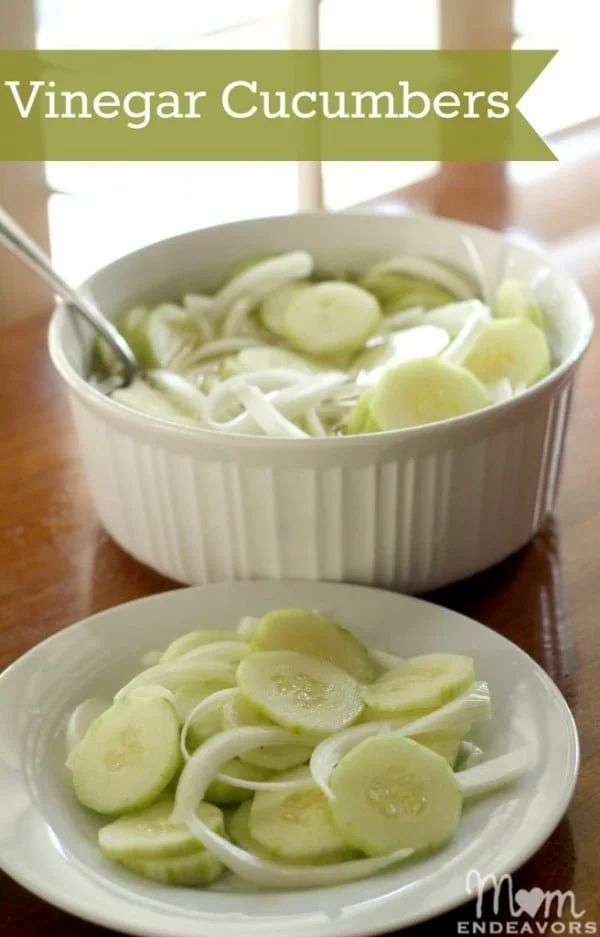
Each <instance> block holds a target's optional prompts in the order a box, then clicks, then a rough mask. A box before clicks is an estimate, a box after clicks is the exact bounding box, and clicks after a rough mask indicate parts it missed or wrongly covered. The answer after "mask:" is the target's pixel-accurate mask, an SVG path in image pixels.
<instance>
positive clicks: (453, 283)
mask: <svg viewBox="0 0 600 937" xmlns="http://www.w3.org/2000/svg"><path fill="white" fill-rule="evenodd" d="M369 273H370V274H371V273H372V274H377V273H405V274H406V275H407V276H409V277H417V278H419V279H422V280H431V281H432V282H433V283H437V285H438V286H442V287H443V288H444V289H445V290H448V291H449V292H450V293H454V294H455V296H458V298H459V299H470V298H471V296H474V295H475V290H474V288H473V286H472V285H471V284H470V283H468V282H467V280H466V279H465V277H462V276H460V274H458V273H456V272H455V271H454V270H449V269H448V267H446V266H444V264H442V263H440V262H439V261H438V260H431V259H430V258H428V257H416V256H413V255H408V254H407V255H404V256H401V257H390V258H389V260H384V261H382V262H381V263H378V264H376V265H375V266H374V267H373V268H372V269H371V270H370V271H369Z"/></svg>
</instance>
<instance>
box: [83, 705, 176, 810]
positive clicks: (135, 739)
mask: <svg viewBox="0 0 600 937" xmlns="http://www.w3.org/2000/svg"><path fill="white" fill-rule="evenodd" d="M180 762H181V757H180V752H179V722H178V719H177V716H176V714H175V710H174V709H173V707H172V705H171V704H170V703H169V702H167V700H164V699H160V698H157V697H147V698H145V699H131V698H130V699H121V700H119V701H118V702H116V703H114V704H113V705H112V706H111V707H110V709H108V710H107V711H106V712H105V713H103V715H101V716H99V717H98V719H96V720H95V721H94V722H93V723H92V724H91V726H90V727H89V729H88V730H87V732H86V733H85V735H84V737H83V738H82V740H81V742H80V743H79V745H78V746H77V748H76V750H75V752H74V753H73V775H72V777H73V788H74V790H75V794H76V796H77V798H78V800H79V801H81V803H82V804H84V806H86V807H90V809H92V810H96V811H97V812H98V813H106V814H114V813H128V812H129V811H131V810H138V809H140V808H142V807H146V806H147V805H148V804H151V803H152V801H154V800H156V798H157V797H158V796H159V794H161V793H162V791H163V790H164V789H165V787H166V786H167V784H168V783H169V781H170V780H171V778H172V777H173V776H174V774H175V772H176V771H177V769H178V768H179V765H180Z"/></svg>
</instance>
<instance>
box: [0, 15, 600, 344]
mask: <svg viewBox="0 0 600 937" xmlns="http://www.w3.org/2000/svg"><path fill="white" fill-rule="evenodd" d="M599 36H600V4H599V3H598V0H569V2H568V3H566V2H564V0H369V2H368V3H364V2H363V0H320V2H319V0H219V2H218V3H217V2H213V0H169V2H168V3H165V2H163V0H102V2H101V3H97V2H94V0H18V2H15V0H0V47H6V48H11V47H12V48H32V47H34V46H38V47H40V48H55V49H67V48H85V49H94V48H97V49H102V48H115V49H117V48H125V49H127V48H132V49H133V48H192V49H196V48H197V49H201V48H239V49H261V48H264V49H285V48H292V47H297V48H316V47H319V46H320V47H321V48H325V49H335V48H361V49H366V48H369V49H378V48H380V49H386V48H388V49H394V48H436V47H442V48H508V47H510V46H513V47H514V48H552V49H558V50H559V53H558V55H557V56H556V57H555V59H554V61H553V62H552V63H551V64H550V66H549V67H548V69H547V70H546V72H545V73H544V74H543V76H542V78H541V79H540V80H539V81H538V83H537V84H536V85H535V86H534V88H533V89H532V90H531V91H530V92H529V93H528V94H527V96H526V98H525V99H524V102H523V111H524V113H525V114H526V116H527V117H528V119H529V120H530V121H531V122H532V123H533V124H534V126H535V128H536V129H537V130H538V131H539V132H540V133H541V134H543V135H544V136H545V137H546V138H547V139H548V142H549V143H550V145H551V146H552V148H553V149H554V151H555V152H556V154H557V155H558V157H559V162H558V163H515V164H505V165H494V164H480V165H465V164H446V165H440V164H437V163H427V162H414V163H411V162H377V163H374V162H370V163H359V162H330V163H323V164H314V163H313V164H294V163H283V162H254V163H249V162H248V163H245V162H242V163H233V162H206V163H202V162H194V163H191V162H190V163H164V162H147V163H118V162H87V163H82V162H53V163H47V164H45V165H43V164H40V163H22V164H18V163H13V164H11V163H0V203H2V204H3V205H4V206H5V207H6V208H7V209H8V211H10V212H11V213H13V214H14V215H15V216H16V217H17V218H18V219H19V220H20V221H21V223H22V224H23V226H24V227H25V228H26V229H27V230H28V231H29V232H30V233H31V234H33V235H34V236H35V237H36V238H37V239H38V240H39V241H40V242H41V243H42V244H45V245H46V246H48V247H49V248H50V249H51V253H52V256H53V259H54V261H55V263H56V265H57V266H58V268H59V269H60V270H61V272H62V273H63V274H64V275H65V276H67V277H68V278H71V279H73V280H74V281H76V282H77V281H80V280H81V279H83V278H84V277H85V276H87V275H88V274H89V273H90V272H92V271H93V270H94V269H97V268H98V267H100V266H102V265H103V264H105V263H107V262H108V261H110V260H112V259H113V258H115V257H117V256H119V255H121V254H124V253H126V252H128V251H130V250H133V249H134V248H136V247H138V246H140V245H142V244H145V243H148V242H151V241H156V240H159V239H161V238H163V237H167V236H169V235H172V234H175V233H178V232H181V231H185V230H189V229H193V228H199V227H205V226H208V225H213V224H218V223H220V222H225V221H232V220H236V219H241V218H250V217H255V216H260V215H274V214H286V213H289V212H295V211H298V210H303V209H309V210H315V209H323V208H324V209H328V210H336V211H337V210H344V209H348V208H351V207H354V206H359V205H360V206H363V205H365V204H366V205H367V207H369V208H373V209H374V210H380V211H406V210H409V209H413V208H416V209H418V210H425V211H434V212H436V213H438V214H445V215H449V216H451V217H459V218H465V219H468V220H473V221H476V222H478V223H481V224H487V225H489V226H491V227H496V228H503V229H504V230H510V231H511V232H512V233H513V235H514V236H515V237H518V238H524V239H532V240H536V241H541V242H543V243H544V244H545V245H546V246H550V248H551V249H552V251H553V252H554V253H555V254H557V255H559V259H566V261H567V263H568V265H569V266H570V267H571V269H572V270H573V272H574V273H575V274H576V275H578V274H579V275H583V277H584V278H585V276H586V273H587V272H589V271H591V269H592V267H597V264H598V259H599V257H600V224H599V223H598V214H599V213H598V207H597V206H598V205H599V204H600V172H599V165H600V160H599V155H600V94H599V92H598V88H599V86H600V83H599V81H598V78H599V77H600V70H599V66H598V49H597V39H598V37H599ZM582 235H583V236H582ZM582 271H583V273H582ZM49 308H50V298H49V296H48V293H47V291H46V290H45V289H44V288H43V287H41V286H39V285H38V284H37V283H36V282H33V281H32V278H31V276H30V275H29V274H28V273H27V272H26V271H25V269H24V268H23V267H22V266H21V265H20V264H19V263H18V262H17V261H14V260H13V259H12V258H10V257H9V256H8V255H7V254H6V253H5V252H1V253H0V325H1V324H6V323H8V322H12V321H14V320H16V319H19V318H24V317H27V316H30V315H35V314H36V313H40V312H46V311H48V310H49Z"/></svg>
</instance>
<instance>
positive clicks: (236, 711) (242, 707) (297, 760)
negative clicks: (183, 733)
mask: <svg viewBox="0 0 600 937" xmlns="http://www.w3.org/2000/svg"><path fill="white" fill-rule="evenodd" d="M273 725H274V723H273V722H271V720H270V719H267V717H266V716H263V715H262V714H261V713H260V712H259V711H258V709H256V707H255V706H253V705H252V704H251V703H249V702H248V700H246V699H244V697H236V698H235V699H232V700H230V701H229V702H228V703H226V704H225V706H224V707H223V728H224V729H239V727H240V726H273ZM311 751H312V746H309V745H265V746H263V747H262V748H253V749H251V751H249V752H244V754H242V755H240V756H239V758H240V761H243V762H244V763H245V764H249V765H256V766H257V767H258V768H266V769H268V770H270V771H286V770H288V769H289V768H295V767H297V765H302V764H304V763H305V762H306V761H308V759H309V758H310V754H311Z"/></svg>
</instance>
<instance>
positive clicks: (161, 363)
mask: <svg viewBox="0 0 600 937" xmlns="http://www.w3.org/2000/svg"><path fill="white" fill-rule="evenodd" d="M145 338H146V341H147V347H148V361H147V365H146V366H147V367H168V366H169V363H170V362H171V360H172V359H173V357H174V356H175V355H176V354H177V352H178V351H181V349H182V348H183V347H184V346H186V345H189V346H191V347H192V348H193V347H196V346H197V345H199V344H202V342H203V340H204V334H203V332H202V330H201V328H200V326H199V325H198V322H197V320H196V318H195V316H192V315H190V314H189V313H188V312H186V311H185V309H183V308H182V307H181V306H176V305H175V303H162V304H161V305H160V306H157V307H156V308H155V309H153V310H152V312H151V313H150V315H149V316H148V319H147V321H146V325H145Z"/></svg>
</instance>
